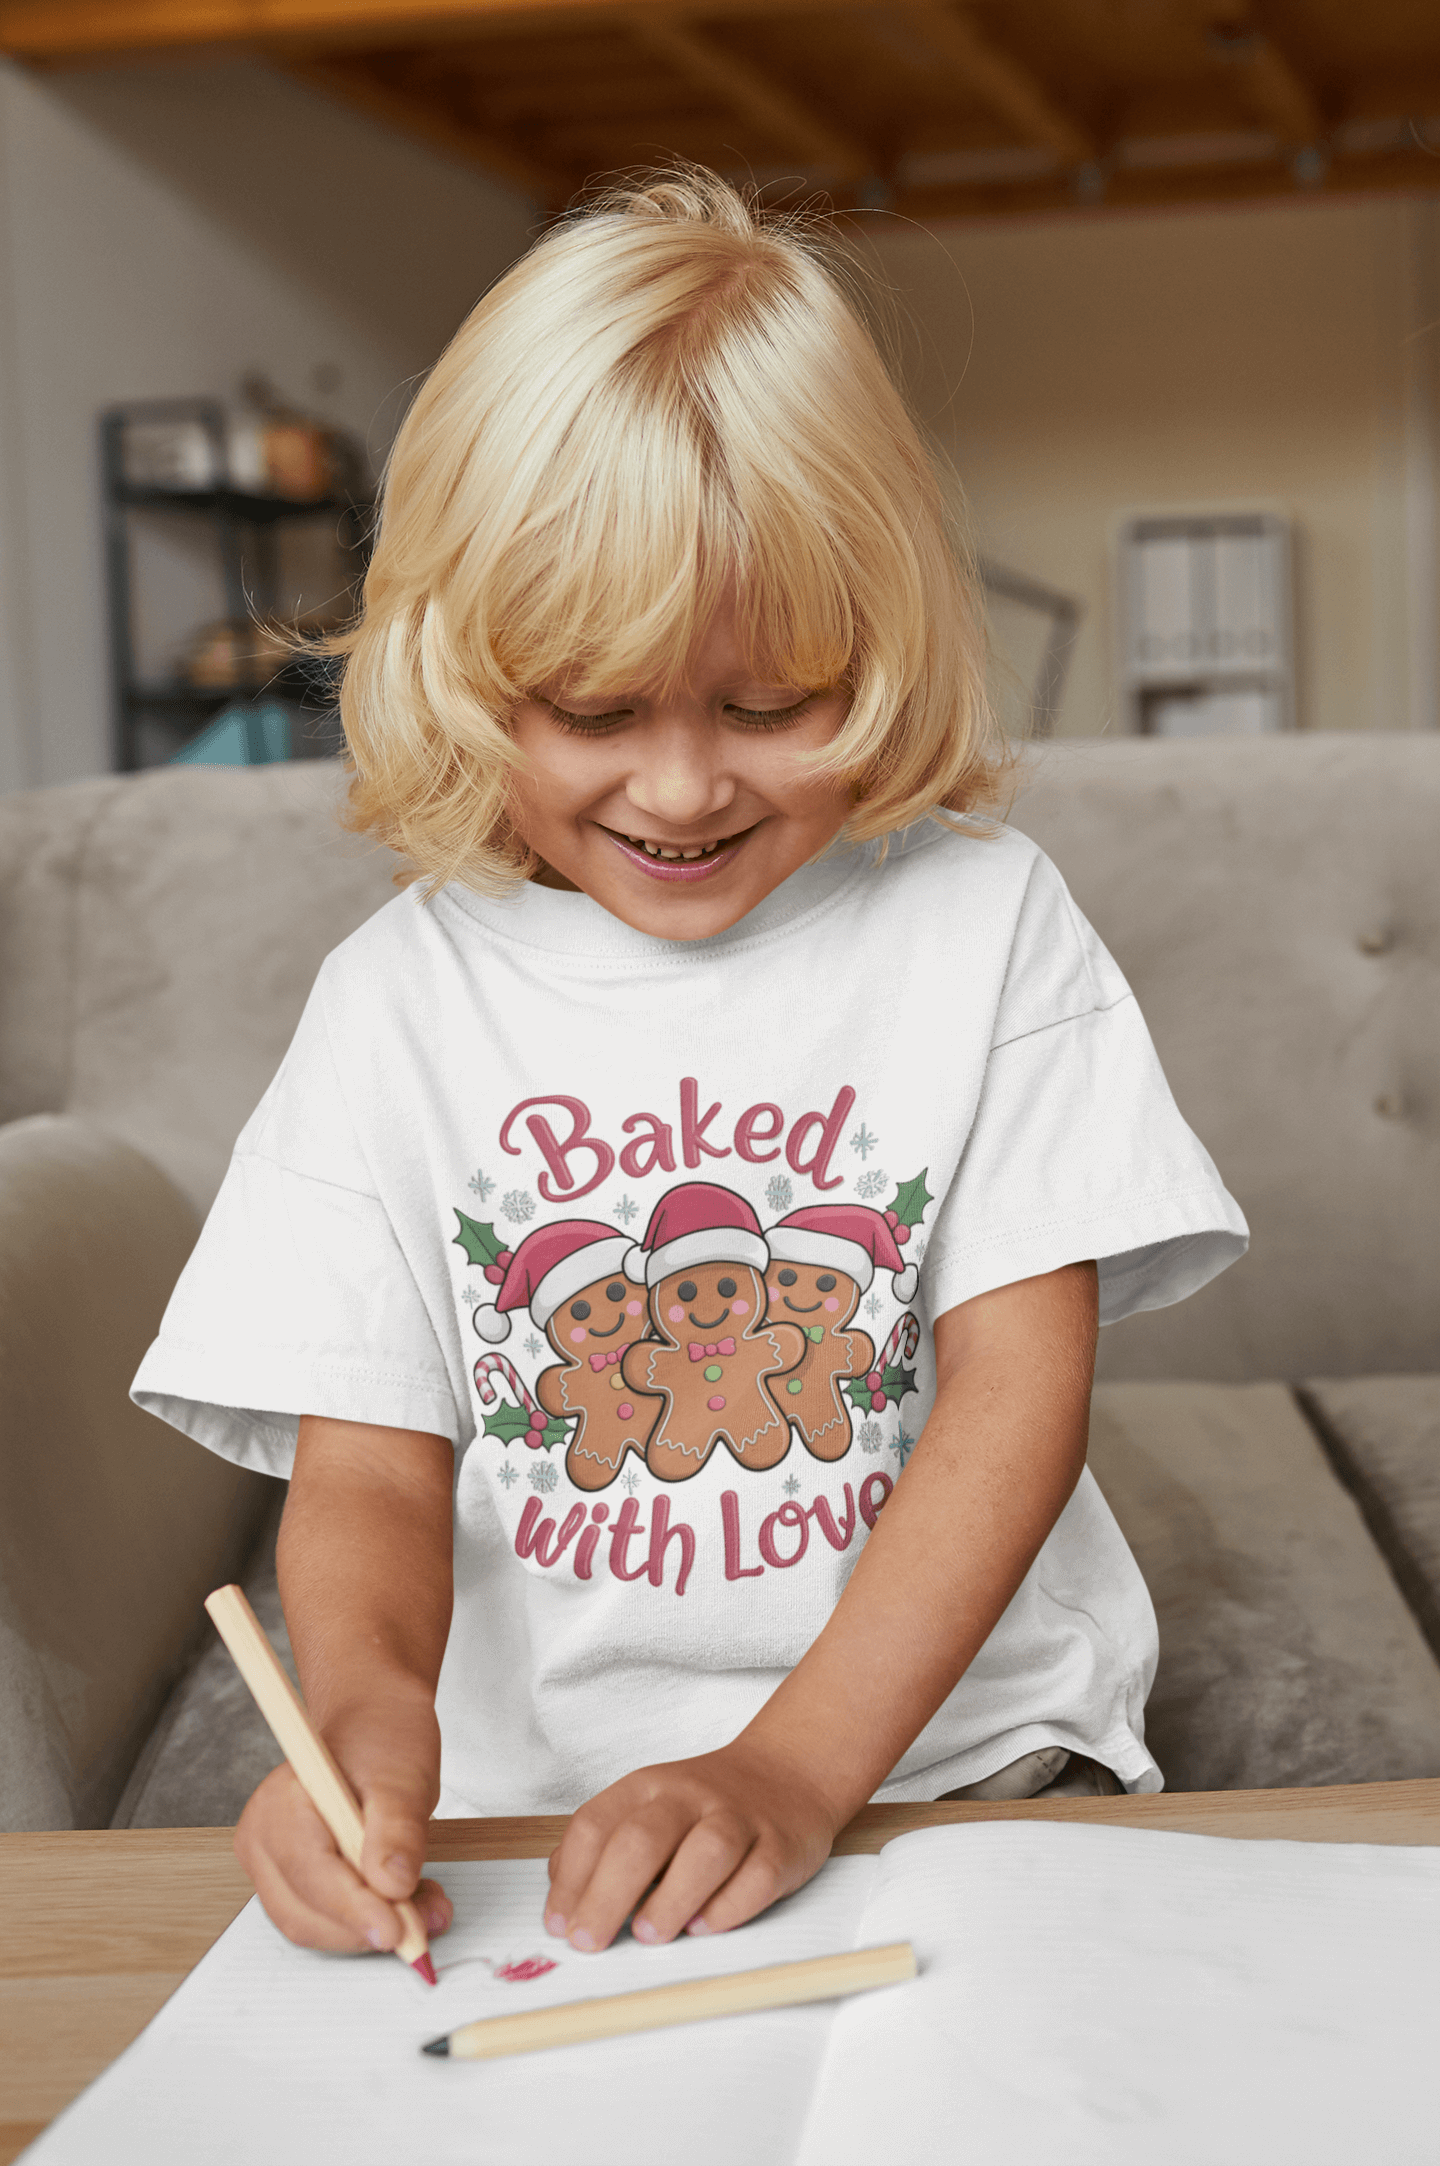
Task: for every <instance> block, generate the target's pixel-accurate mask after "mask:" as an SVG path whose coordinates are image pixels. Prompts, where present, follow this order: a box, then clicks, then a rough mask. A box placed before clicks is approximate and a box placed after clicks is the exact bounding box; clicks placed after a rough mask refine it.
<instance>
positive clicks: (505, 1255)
mask: <svg viewBox="0 0 1440 2166" xmlns="http://www.w3.org/2000/svg"><path fill="white" fill-rule="evenodd" d="M495 1261H496V1263H497V1264H499V1266H500V1268H501V1270H502V1271H505V1270H508V1269H509V1267H510V1265H511V1264H512V1263H513V1262H514V1261H515V1259H514V1257H513V1256H512V1255H511V1253H510V1251H509V1249H508V1248H502V1249H501V1250H500V1252H499V1254H498V1255H497V1256H496V1258H495Z"/></svg>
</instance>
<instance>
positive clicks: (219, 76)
mask: <svg viewBox="0 0 1440 2166" xmlns="http://www.w3.org/2000/svg"><path fill="white" fill-rule="evenodd" d="M530 221H531V213H530V210H529V207H528V206H527V205H525V204H523V203H522V202H520V201H519V200H518V199H517V198H515V197H513V196H510V195H508V194H507V193H506V192H505V191H504V190H502V189H499V188H496V187H494V186H492V185H490V184H489V183H488V182H487V181H485V180H484V179H482V178H481V177H479V176H478V175H474V174H471V173H469V172H467V171H464V170H462V169H461V168H459V167H457V166H455V165H452V164H450V163H449V162H448V161H446V160H444V159H441V158H439V157H436V156H433V155H432V154H431V153H430V152H428V151H427V150H425V149H423V148H421V147H419V146H417V145H415V144H412V143H410V142H409V141H407V140H406V139H404V138H403V137H400V136H397V135H394V134H391V133H390V132H389V131H387V130H386V129H384V128H382V127H379V126H377V125H375V124H374V123H372V122H370V121H368V120H366V119H364V118H361V117H359V116H356V115H353V114H351V113H349V112H347V111H344V110H342V109H340V108H338V107H336V106H334V105H332V104H331V103H329V102H328V101H327V100H325V99H323V98H320V97H316V96H315V95H313V94H312V93H311V92H309V91H307V90H305V89H302V88H301V87H299V86H298V85H296V84H294V83H292V82H290V81H288V80H287V79H286V78H285V77H283V76H281V75H278V74H275V73H273V72H271V71H269V70H267V69H265V68H263V67H261V66H259V65H257V64H253V63H250V62H246V61H236V60H225V61H219V60H205V61H200V60H195V61H188V62H178V61H177V62H170V63H163V64H162V63H147V64H146V65H144V66H131V67H125V68H120V69H116V70H113V71H101V70H96V71H93V72H92V71H86V72H85V73H81V74H63V75H51V76H45V77H41V76H30V75H26V74H24V73H22V72H21V71H19V70H16V69H14V68H11V67H8V66H6V65H5V64H4V63H0V788H9V789H16V788H22V787H25V786H27V785H30V784H34V783H41V782H60V781H66V780H69V779H71V778H73V777H78V776H82V775H88V774H94V773H96V772H98V771H101V770H103V769H104V768H105V767H106V766H107V765H108V734H109V695H108V685H107V676H106V671H107V661H106V647H105V623H104V606H103V591H102V583H101V549H100V535H99V511H98V480H97V471H96V453H95V426H94V424H95V415H96V412H97V411H98V409H99V408H101V407H102V406H105V405H108V404H111V403H113V402H114V401H116V400H120V399H129V398H144V397H154V396H168V395H175V394H184V393H191V392H207V393H211V394H216V395H222V396H226V397H229V396H233V394H234V390H235V386H236V382H237V379H238V378H239V377H240V376H241V375H242V374H243V373H244V372H245V371H246V370H247V369H259V370H261V371H263V372H264V373H265V374H266V375H268V376H269V377H270V378H271V379H272V380H273V381H274V382H275V384H276V385H277V386H278V388H279V389H280V390H281V391H282V392H283V393H284V394H285V395H286V396H287V397H289V398H291V399H293V400H295V401H296V402H297V403H298V404H302V405H305V406H307V407H309V408H311V409H313V410H314V411H316V412H320V413H323V414H324V415H325V416H326V418H328V419H330V420H333V421H335V422H339V423H343V424H344V425H345V426H347V427H350V428H353V429H355V430H357V431H358V432H359V433H360V434H361V435H362V436H364V437H365V438H366V439H367V440H368V441H369V443H370V444H371V446H372V448H373V450H374V452H375V453H376V454H377V455H379V454H383V452H384V450H385V448H386V446H387V444H388V442H389V439H390V435H391V433H392V432H393V429H394V426H395V422H396V420H397V419H398V417H399V414H400V413H401V411H402V410H403V406H404V402H405V398H406V395H407V387H408V385H409V383H410V381H411V380H412V379H413V377H414V376H415V375H416V374H417V373H418V372H420V371H423V370H424V369H425V368H426V367H427V366H428V365H429V364H430V362H431V361H433V359H434V358H435V355H436V353H437V352H438V350H439V348H440V347H441V346H442V345H443V343H444V341H445V340H446V338H447V337H448V336H449V334H450V333H451V332H452V331H453V330H454V328H455V326H456V324H457V323H458V322H459V321H460V319H461V317H462V316H463V315H464V314H465V312H466V310H467V309H468V308H469V307H470V305H471V304H472V303H473V301H474V300H475V299H476V298H477V297H478V295H479V294H480V293H481V292H482V291H483V290H484V288H485V287H486V286H487V285H488V284H489V283H490V281H491V280H492V279H493V278H494V277H495V276H496V275H497V273H498V272H500V271H501V270H503V269H504V268H505V266H506V265H507V264H508V263H509V262H510V261H512V260H513V258H514V257H515V256H516V255H518V254H519V253H520V251H521V250H522V249H523V248H524V246H525V245H526V242H527V239H528V237H529V230H530ZM327 363H328V364H330V365H331V366H332V367H333V368H338V370H339V371H340V382H339V385H338V387H337V388H336V389H335V390H334V391H333V392H332V393H330V394H329V395H328V396H324V397H320V396H317V395H316V392H315V390H314V386H313V382H312V373H313V371H314V370H315V369H316V367H317V366H321V365H323V364H327Z"/></svg>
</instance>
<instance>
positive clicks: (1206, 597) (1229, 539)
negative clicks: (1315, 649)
mask: <svg viewBox="0 0 1440 2166" xmlns="http://www.w3.org/2000/svg"><path fill="white" fill-rule="evenodd" d="M1118 593H1119V618H1120V625H1119V632H1120V656H1121V682H1120V692H1121V701H1122V707H1123V710H1124V713H1125V716H1126V721H1127V724H1128V726H1129V728H1130V729H1131V730H1132V731H1135V732H1137V733H1139V734H1141V735H1145V736H1154V737H1216V736H1253V735H1256V734H1258V733H1259V732H1261V731H1265V730H1280V729H1292V728H1293V727H1294V725H1295V672H1294V642H1293V638H1292V632H1291V620H1292V603H1291V589H1290V529H1289V525H1288V523H1287V521H1285V520H1284V519H1280V518H1277V517H1276V516H1275V515H1274V514H1273V513H1271V512H1261V511H1255V512H1247V511H1226V512H1175V513H1168V512H1167V513H1150V514H1145V515H1143V516H1137V517H1134V518H1130V519H1127V520H1126V521H1125V522H1124V524H1123V525H1122V527H1121V529H1120V536H1119V579H1118Z"/></svg>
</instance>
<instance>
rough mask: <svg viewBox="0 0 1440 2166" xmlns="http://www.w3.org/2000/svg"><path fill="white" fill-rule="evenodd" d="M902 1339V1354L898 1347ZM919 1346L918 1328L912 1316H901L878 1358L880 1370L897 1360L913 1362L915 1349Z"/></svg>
mask: <svg viewBox="0 0 1440 2166" xmlns="http://www.w3.org/2000/svg"><path fill="white" fill-rule="evenodd" d="M902 1338H903V1339H904V1341H905V1346H904V1350H903V1352H902V1351H901V1346H900V1341H901V1339H902ZM919 1344H920V1326H919V1325H918V1324H917V1323H916V1321H915V1319H914V1317H913V1316H902V1317H901V1319H900V1321H899V1323H898V1324H897V1325H896V1326H895V1329H894V1330H893V1331H892V1332H891V1334H890V1336H889V1338H888V1339H887V1340H886V1342H885V1351H884V1353H883V1354H882V1355H881V1356H880V1367H881V1369H882V1370H883V1369H888V1368H889V1366H890V1364H891V1362H892V1361H895V1360H897V1359H898V1360H900V1361H913V1360H914V1359H915V1349H916V1348H917V1347H918V1346H919Z"/></svg>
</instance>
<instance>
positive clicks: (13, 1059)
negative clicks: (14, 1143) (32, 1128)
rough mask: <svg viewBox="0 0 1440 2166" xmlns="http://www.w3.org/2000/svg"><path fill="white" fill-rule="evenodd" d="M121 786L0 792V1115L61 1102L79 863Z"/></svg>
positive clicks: (66, 1072) (107, 782) (17, 1115)
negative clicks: (90, 835)
mask: <svg viewBox="0 0 1440 2166" xmlns="http://www.w3.org/2000/svg"><path fill="white" fill-rule="evenodd" d="M124 786H125V785H124V784H123V783H122V782H121V781H119V780H118V778H115V777H111V778H108V779H102V780H100V781H96V782H72V783H67V784H66V785H65V786H64V787H63V788H62V789H55V790H23V791H18V792H17V793H16V794H15V795H13V796H8V797H0V1121H18V1120H21V1119H23V1118H24V1116H25V1115H26V1114H27V1113H57V1112H59V1110H60V1109H61V1107H62V1106H63V1105H64V1103H65V1093H66V1091H67V1090H68V1089H69V1087H70V1033H71V1025H72V1022H73V1019H74V1008H75V918H76V907H77V903H78V898H79V893H80V863H81V860H82V858H83V856H84V854H85V844H86V840H87V838H88V836H89V834H90V830H91V829H92V828H93V827H94V825H95V823H96V821H97V820H98V819H99V818H100V816H101V814H102V813H103V812H104V810H105V807H106V806H107V805H108V804H109V802H110V800H111V798H112V797H114V795H115V793H116V792H117V790H121V789H123V788H124Z"/></svg>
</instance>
